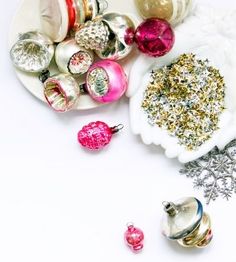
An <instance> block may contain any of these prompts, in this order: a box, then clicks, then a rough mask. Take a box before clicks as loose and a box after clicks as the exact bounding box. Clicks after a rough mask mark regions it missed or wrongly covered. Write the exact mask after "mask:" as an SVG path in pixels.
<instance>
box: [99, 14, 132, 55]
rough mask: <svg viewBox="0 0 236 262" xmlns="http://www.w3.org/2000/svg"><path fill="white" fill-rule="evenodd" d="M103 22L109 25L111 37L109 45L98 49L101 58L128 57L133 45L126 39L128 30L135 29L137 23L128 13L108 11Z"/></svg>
mask: <svg viewBox="0 0 236 262" xmlns="http://www.w3.org/2000/svg"><path fill="white" fill-rule="evenodd" d="M102 22H103V23H104V24H106V25H107V26H108V27H109V30H110V37H109V42H108V44H107V46H106V47H105V48H104V49H103V50H99V51H96V53H97V55H98V56H99V57H100V58H101V59H111V60H120V59H122V58H124V57H126V56H127V55H128V54H129V53H130V52H131V51H132V48H133V46H132V45H129V44H127V43H126V41H125V37H126V35H127V32H128V31H135V24H134V22H133V21H132V19H131V18H130V17H128V16H126V15H121V14H117V13H107V14H105V15H103V17H102Z"/></svg>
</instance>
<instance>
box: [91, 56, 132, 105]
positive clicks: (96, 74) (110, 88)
mask: <svg viewBox="0 0 236 262" xmlns="http://www.w3.org/2000/svg"><path fill="white" fill-rule="evenodd" d="M127 87H128V82H127V77H126V74H125V72H124V69H123V68H122V66H121V65H119V64H118V63H116V62H114V61H111V60H102V61H99V62H97V63H95V64H93V65H92V66H91V67H90V69H89V71H88V73H87V77H86V89H87V91H88V93H89V94H90V96H91V97H92V98H93V99H94V100H95V101H97V102H100V103H112V102H115V101H117V100H119V99H120V98H121V97H122V96H123V94H124V93H125V92H126V90H127Z"/></svg>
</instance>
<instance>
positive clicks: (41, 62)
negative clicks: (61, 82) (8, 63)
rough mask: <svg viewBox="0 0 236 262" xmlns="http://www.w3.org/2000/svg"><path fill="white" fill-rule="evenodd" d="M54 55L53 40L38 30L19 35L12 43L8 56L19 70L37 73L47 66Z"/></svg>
mask: <svg viewBox="0 0 236 262" xmlns="http://www.w3.org/2000/svg"><path fill="white" fill-rule="evenodd" d="M53 55H54V46H53V42H52V41H51V39H50V38H49V37H47V36H46V35H44V34H41V33H39V32H36V31H35V32H33V31H32V32H27V33H24V34H22V35H20V37H19V39H18V41H17V42H16V43H15V44H14V45H13V47H12V48H11V51H10V56H11V60H12V62H13V64H14V65H15V66H16V67H17V68H18V69H20V70H22V71H25V72H30V73H39V72H42V71H43V70H45V69H46V68H48V66H49V64H50V62H51V60H52V58H53Z"/></svg>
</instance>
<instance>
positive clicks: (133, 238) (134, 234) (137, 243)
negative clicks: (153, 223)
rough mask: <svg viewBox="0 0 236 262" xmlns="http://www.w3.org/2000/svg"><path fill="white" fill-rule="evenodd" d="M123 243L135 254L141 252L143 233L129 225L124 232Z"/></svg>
mask: <svg viewBox="0 0 236 262" xmlns="http://www.w3.org/2000/svg"><path fill="white" fill-rule="evenodd" d="M125 241H126V243H127V245H128V246H129V247H130V248H131V249H132V250H133V251H135V252H137V251H140V250H142V249H143V241H144V234H143V231H142V230H141V229H139V228H136V227H134V226H133V225H132V224H131V225H129V226H128V229H127V231H126V232H125Z"/></svg>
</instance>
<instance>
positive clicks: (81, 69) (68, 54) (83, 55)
mask: <svg viewBox="0 0 236 262" xmlns="http://www.w3.org/2000/svg"><path fill="white" fill-rule="evenodd" d="M55 60H56V64H57V66H58V68H59V70H60V71H61V72H62V73H66V74H71V75H76V76H79V75H83V74H85V73H86V72H87V71H88V70H89V68H90V66H91V65H92V63H93V61H94V55H93V52H92V51H90V50H87V49H85V48H83V47H80V46H79V45H78V44H77V43H76V42H75V40H74V39H67V40H65V41H63V42H61V43H60V44H58V46H57V47H56V51H55Z"/></svg>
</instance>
